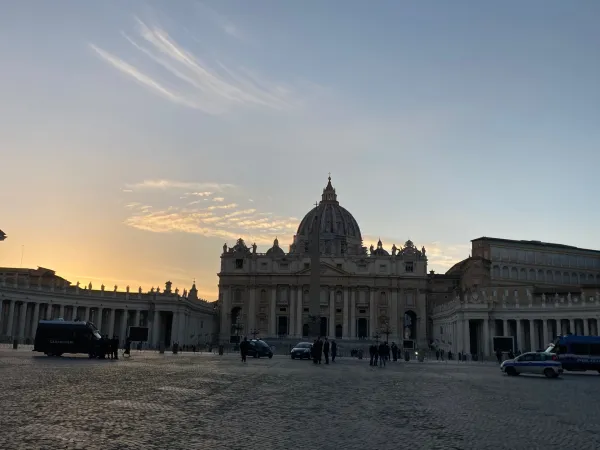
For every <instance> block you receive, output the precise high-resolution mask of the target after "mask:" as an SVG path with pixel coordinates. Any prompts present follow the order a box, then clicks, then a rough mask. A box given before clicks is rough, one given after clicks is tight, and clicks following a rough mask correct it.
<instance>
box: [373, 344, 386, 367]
mask: <svg viewBox="0 0 600 450" xmlns="http://www.w3.org/2000/svg"><path fill="white" fill-rule="evenodd" d="M385 347H386V346H385V342H382V343H381V344H379V349H378V350H379V366H380V367H385V359H386V348H385ZM375 365H377V363H376V364H375Z"/></svg>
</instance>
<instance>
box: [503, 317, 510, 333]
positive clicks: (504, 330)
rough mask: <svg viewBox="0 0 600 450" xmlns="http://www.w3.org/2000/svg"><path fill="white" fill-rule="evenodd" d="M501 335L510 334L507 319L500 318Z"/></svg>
mask: <svg viewBox="0 0 600 450" xmlns="http://www.w3.org/2000/svg"><path fill="white" fill-rule="evenodd" d="M502 336H510V330H509V329H508V320H506V319H503V320H502Z"/></svg>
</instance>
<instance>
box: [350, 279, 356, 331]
mask: <svg viewBox="0 0 600 450" xmlns="http://www.w3.org/2000/svg"><path fill="white" fill-rule="evenodd" d="M349 312H350V339H354V338H355V337H356V289H352V292H351V293H350V311H349Z"/></svg>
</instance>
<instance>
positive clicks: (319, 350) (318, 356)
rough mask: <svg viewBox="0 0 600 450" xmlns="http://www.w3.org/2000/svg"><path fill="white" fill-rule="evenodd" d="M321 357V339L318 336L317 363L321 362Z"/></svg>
mask: <svg viewBox="0 0 600 450" xmlns="http://www.w3.org/2000/svg"><path fill="white" fill-rule="evenodd" d="M321 358H323V341H322V340H321V337H320V336H319V338H318V339H317V363H319V364H321Z"/></svg>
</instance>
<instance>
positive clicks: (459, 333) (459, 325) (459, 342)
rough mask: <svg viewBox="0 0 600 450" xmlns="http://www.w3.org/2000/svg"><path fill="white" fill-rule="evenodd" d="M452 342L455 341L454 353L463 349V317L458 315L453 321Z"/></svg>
mask: <svg viewBox="0 0 600 450" xmlns="http://www.w3.org/2000/svg"><path fill="white" fill-rule="evenodd" d="M454 336H456V338H455V339H454V342H455V343H456V350H455V351H454V353H459V352H462V351H463V339H464V337H465V333H463V318H462V317H460V316H459V318H458V319H457V320H456V322H455V323H454Z"/></svg>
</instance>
